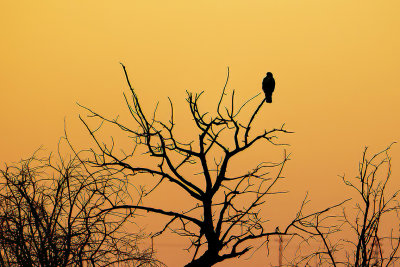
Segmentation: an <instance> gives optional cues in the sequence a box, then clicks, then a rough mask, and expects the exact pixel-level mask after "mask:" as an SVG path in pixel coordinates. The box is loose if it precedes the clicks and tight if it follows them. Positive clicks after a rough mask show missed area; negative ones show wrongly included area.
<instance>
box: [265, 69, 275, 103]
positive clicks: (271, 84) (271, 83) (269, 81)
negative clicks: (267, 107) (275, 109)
mask: <svg viewBox="0 0 400 267" xmlns="http://www.w3.org/2000/svg"><path fill="white" fill-rule="evenodd" d="M262 89H263V91H264V93H265V101H266V102H267V103H272V93H273V92H274V89H275V79H274V76H273V75H272V73H271V72H267V76H265V78H264V80H263V82H262Z"/></svg>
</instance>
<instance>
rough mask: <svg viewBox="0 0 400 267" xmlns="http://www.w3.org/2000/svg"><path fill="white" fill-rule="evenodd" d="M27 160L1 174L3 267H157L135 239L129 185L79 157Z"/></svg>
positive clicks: (0, 251) (0, 249)
mask: <svg viewBox="0 0 400 267" xmlns="http://www.w3.org/2000/svg"><path fill="white" fill-rule="evenodd" d="M37 154H38V153H35V154H34V155H33V156H32V157H30V158H28V159H27V160H22V161H20V162H19V163H15V164H12V165H6V166H5V167H4V168H2V169H1V170H0V265H1V266H54V267H56V266H57V267H58V266H155V265H157V264H158V262H157V261H156V260H155V259H154V255H153V251H152V249H151V248H148V249H145V250H140V249H139V243H140V242H141V240H142V239H143V238H144V237H145V236H143V235H140V234H129V233H128V232H126V229H124V223H125V222H126V220H127V219H128V218H129V217H130V216H131V214H129V213H122V212H119V213H116V212H107V213H101V214H99V213H100V211H101V210H103V209H104V208H107V207H109V206H110V205H115V204H116V203H120V202H121V201H122V199H123V198H124V197H126V195H125V193H124V192H123V190H121V188H122V187H123V183H124V182H123V181H118V180H116V179H115V178H113V177H111V176H109V175H104V174H102V173H99V172H90V171H89V170H88V169H87V168H86V167H85V166H84V165H83V164H82V162H81V161H80V160H79V158H78V157H77V156H74V157H73V158H70V159H68V160H65V159H63V158H62V157H61V156H59V157H58V158H57V159H54V157H51V156H50V157H46V158H39V157H37Z"/></svg>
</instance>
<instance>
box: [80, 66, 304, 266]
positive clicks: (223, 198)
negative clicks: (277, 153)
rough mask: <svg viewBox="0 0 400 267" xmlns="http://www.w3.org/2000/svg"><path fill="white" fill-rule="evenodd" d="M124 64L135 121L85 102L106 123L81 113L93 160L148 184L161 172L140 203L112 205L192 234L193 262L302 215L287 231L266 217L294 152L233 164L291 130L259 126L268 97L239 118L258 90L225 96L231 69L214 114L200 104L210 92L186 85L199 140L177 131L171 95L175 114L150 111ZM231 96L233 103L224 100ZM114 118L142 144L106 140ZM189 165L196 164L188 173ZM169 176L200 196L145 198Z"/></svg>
mask: <svg viewBox="0 0 400 267" xmlns="http://www.w3.org/2000/svg"><path fill="white" fill-rule="evenodd" d="M122 67H123V71H124V74H125V78H126V81H127V84H128V86H129V94H128V95H126V94H124V97H125V101H126V104H127V107H128V109H129V112H130V116H131V117H132V118H133V120H132V121H133V123H132V124H130V125H128V124H126V123H122V122H120V121H119V119H109V118H106V117H105V116H103V115H101V114H99V113H97V112H95V111H93V110H92V109H89V108H87V107H83V106H82V107H83V108H84V109H86V110H87V112H89V114H88V117H89V118H90V119H98V120H99V123H100V126H99V127H94V126H91V124H90V123H92V122H89V119H82V118H81V120H82V122H83V123H84V125H85V126H86V128H87V130H88V131H89V133H90V135H91V137H92V138H93V140H94V143H95V144H96V147H95V148H91V149H90V150H91V152H92V153H93V154H92V157H91V160H90V161H89V162H88V164H90V166H95V167H97V168H99V169H103V170H111V171H113V172H124V173H125V174H126V176H127V177H131V180H132V181H133V180H135V177H137V176H144V177H146V179H148V181H149V183H148V184H150V182H151V181H154V180H155V181H156V185H155V186H154V188H150V189H143V188H144V187H140V188H142V191H141V194H140V196H139V198H140V199H141V200H140V203H139V204H136V205H115V206H114V207H112V208H111V209H113V210H117V209H135V210H137V211H138V210H142V211H145V212H147V213H156V214H160V215H164V216H166V217H167V218H169V219H168V221H167V222H166V224H165V225H164V226H163V228H162V230H161V231H160V232H158V233H157V234H156V235H158V234H161V233H163V232H164V231H165V230H167V229H171V230H172V231H173V232H175V233H177V234H179V235H180V236H185V237H188V238H189V239H190V241H191V243H190V246H189V249H191V251H192V253H193V258H192V260H191V261H190V263H188V264H187V266H212V265H214V264H216V263H218V262H221V261H224V260H226V259H232V258H236V257H240V256H242V255H244V254H245V253H246V252H248V251H250V250H251V248H252V246H251V244H252V241H254V240H256V239H263V241H265V242H267V241H268V237H269V236H271V235H280V234H287V233H288V231H289V230H290V229H291V227H292V226H293V225H295V224H297V223H298V221H299V219H300V218H298V217H296V218H295V220H294V221H293V222H292V224H290V227H288V228H286V229H285V230H284V231H282V233H280V232H279V231H277V230H275V228H276V227H272V229H270V228H267V227H266V226H265V225H266V224H265V221H266V219H263V218H262V212H261V210H262V207H263V206H262V204H263V203H265V202H266V201H268V198H269V197H271V195H274V194H279V193H283V192H279V191H276V190H275V187H274V186H275V185H276V184H277V183H278V181H279V180H280V179H282V178H283V169H284V166H285V164H286V162H287V161H288V160H289V155H287V154H286V151H282V154H283V158H282V160H280V161H278V162H275V163H274V162H262V160H260V161H259V162H256V163H254V165H253V166H250V167H249V168H248V171H246V172H245V173H242V174H237V175H235V174H233V172H230V171H229V169H230V168H232V163H231V162H232V161H233V159H236V158H237V157H239V155H243V154H244V152H245V151H249V150H250V149H251V148H255V147H256V146H258V145H261V144H266V145H268V144H269V145H271V146H278V145H282V144H280V143H278V142H277V138H278V136H279V135H281V134H288V133H290V132H289V131H287V130H286V129H285V128H284V125H282V126H281V127H278V128H272V129H269V130H262V131H257V132H255V131H254V130H253V129H254V127H253V126H254V124H255V123H256V121H257V118H258V117H260V116H261V114H262V113H260V110H261V109H262V107H263V105H264V103H265V101H264V99H262V100H261V102H260V103H259V104H258V106H255V107H253V109H252V111H250V114H249V115H248V117H246V118H245V119H239V118H240V116H241V115H242V112H243V110H244V109H245V108H247V106H248V103H249V102H250V101H252V100H254V98H255V97H253V98H251V99H250V100H248V101H247V102H245V103H244V104H242V105H241V106H239V107H236V106H235V105H236V104H235V99H234V96H235V92H234V91H233V92H232V94H231V97H230V98H228V100H226V96H227V95H228V94H227V83H228V79H229V69H228V75H227V80H226V82H225V85H224V87H223V89H222V94H221V96H220V98H219V101H218V102H217V101H216V110H215V112H214V114H211V113H209V112H205V111H202V110H201V108H200V105H199V102H200V99H201V96H202V94H203V92H202V93H199V94H193V93H190V92H187V99H186V100H187V103H188V105H189V111H188V115H190V116H191V118H192V120H193V122H194V126H195V128H196V130H194V131H193V133H192V136H193V137H192V140H191V141H190V142H184V141H182V140H181V139H179V138H178V137H177V134H176V130H175V121H174V109H173V104H172V101H171V100H170V108H171V115H170V117H169V120H168V121H162V120H159V119H158V118H157V114H156V110H155V111H153V112H152V113H151V115H150V116H148V115H147V114H146V112H144V109H143V108H142V105H141V102H140V101H139V98H138V95H137V93H136V91H135V90H134V88H133V87H132V85H131V82H130V80H129V78H128V74H127V72H126V69H125V66H124V65H122ZM226 101H228V103H229V105H225V102H226ZM107 123H108V124H110V125H112V126H116V127H117V128H118V129H120V130H122V131H123V132H125V133H126V134H127V135H128V136H129V138H130V140H132V142H134V147H135V149H136V150H135V149H133V150H132V151H124V152H123V153H120V152H119V151H120V150H118V149H117V148H116V147H115V143H114V140H113V141H112V142H111V143H110V144H107V143H104V141H103V139H102V138H101V135H100V134H99V131H100V129H101V127H102V126H104V125H105V124H107ZM254 132H255V133H254ZM141 153H142V154H143V153H145V155H147V156H149V157H150V158H151V159H152V163H153V164H148V163H146V162H147V161H146V162H145V161H140V160H139V159H138V158H139V156H140V155H141ZM264 155H266V156H267V155H268V154H267V153H265V154H264ZM188 169H190V170H194V171H193V172H192V173H189V172H188ZM166 182H169V183H172V185H174V189H172V191H171V192H170V193H171V194H174V192H175V191H174V190H176V191H182V192H184V193H185V194H186V196H187V198H188V200H191V201H193V202H194V203H195V204H194V205H193V206H192V207H191V208H190V209H188V210H183V209H179V207H174V208H170V209H167V208H161V207H159V206H154V205H153V206H146V205H144V204H143V202H142V199H143V198H145V197H146V196H149V194H151V193H154V194H156V190H157V189H158V187H160V186H163V185H164V184H165V183H166ZM145 185H146V183H145V184H144V185H142V186H145ZM106 211H108V210H105V211H104V212H106ZM299 214H300V213H299Z"/></svg>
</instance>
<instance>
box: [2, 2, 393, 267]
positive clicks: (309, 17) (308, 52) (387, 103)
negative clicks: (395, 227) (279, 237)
mask: <svg viewBox="0 0 400 267" xmlns="http://www.w3.org/2000/svg"><path fill="white" fill-rule="evenodd" d="M399 10H400V2H399V1H398V0H392V1H389V0H388V1H349V0H335V1H319V0H315V1H305V0H302V1H294V0H293V1H286V0H282V1H269V0H254V1H237V0H230V1H209V0H207V1H134V0H129V1H99V0H96V1H94V0H90V1H89V0H87V1H76V0H74V1H48V0H47V1H44V0H43V1H27V0H26V1H1V2H0V33H1V42H0V100H1V104H0V114H1V115H0V125H1V126H0V162H4V161H7V162H9V161H16V160H18V159H20V158H21V157H27V156H29V155H30V154H31V153H32V152H33V151H34V150H35V149H36V148H38V147H39V146H40V145H43V146H44V147H45V148H47V150H48V151H52V150H54V148H55V147H56V144H57V142H58V138H59V137H60V136H61V135H62V134H63V129H64V118H66V121H67V125H68V130H69V133H70V135H71V137H72V138H73V140H74V142H75V143H76V144H77V145H80V144H83V143H84V140H86V139H85V138H87V134H86V132H85V130H84V128H83V126H82V125H81V124H80V123H79V121H78V119H77V115H78V114H79V113H83V111H82V110H81V109H79V108H78V106H77V105H76V102H79V103H82V104H84V105H86V106H89V107H92V108H95V109H96V110H97V111H99V112H102V113H104V114H108V115H117V114H122V113H125V112H126V108H125V106H124V103H123V98H122V92H123V90H125V89H126V85H125V81H124V79H123V73H122V70H121V67H120V65H119V62H123V63H124V64H125V65H126V66H127V69H128V72H129V74H130V77H131V79H132V82H133V83H134V86H135V87H136V89H137V92H138V94H139V95H140V97H141V99H142V100H143V103H144V105H147V107H148V110H151V108H152V107H154V106H155V104H156V102H157V100H156V99H158V100H159V101H160V105H161V108H165V109H167V107H168V100H167V96H170V97H171V98H172V100H173V101H174V103H175V105H176V109H177V111H178V112H180V115H183V116H185V115H184V114H185V113H182V111H187V110H188V108H187V106H186V105H185V102H184V98H185V97H186V93H185V90H192V91H197V92H199V91H201V90H205V91H206V95H205V98H206V99H207V101H206V103H205V104H204V105H205V107H210V108H212V107H214V106H215V104H216V102H215V101H217V98H218V94H219V92H220V89H221V88H222V86H223V83H224V81H225V78H226V67H227V66H229V67H230V70H231V73H230V74H231V79H230V83H229V88H230V89H235V90H236V94H237V96H239V97H240V98H241V99H243V100H244V99H247V98H249V97H251V96H254V95H256V94H257V93H259V92H260V91H261V81H262V78H263V77H264V76H265V73H266V72H267V71H271V72H273V73H274V76H275V79H276V83H277V86H276V90H275V93H274V98H273V99H274V103H273V104H271V105H268V106H267V107H265V108H264V110H263V115H262V116H263V117H264V118H265V122H263V123H265V125H266V127H267V128H268V127H271V128H272V127H278V126H280V125H281V124H282V123H286V126H287V129H290V130H293V131H295V132H296V134H294V135H293V136H291V137H290V138H288V139H286V140H290V144H291V146H290V147H289V148H288V149H289V151H290V152H293V157H292V158H293V160H292V161H291V162H290V163H289V165H288V168H287V172H286V176H287V178H288V180H287V181H286V182H285V183H286V184H285V186H287V188H289V189H290V190H291V193H290V195H288V196H287V198H288V200H286V201H284V202H280V203H278V204H279V205H289V204H290V203H298V200H299V199H301V198H302V197H303V196H304V194H305V192H306V191H307V190H308V191H309V192H310V196H311V199H312V200H313V201H314V202H316V203H320V205H322V204H323V203H332V202H335V201H336V200H341V197H342V195H343V193H342V189H343V186H342V184H341V183H340V181H339V179H338V178H337V175H338V174H342V173H343V172H346V173H349V174H351V173H354V172H355V170H356V167H357V162H358V160H359V158H360V156H361V152H362V149H363V147H364V146H365V145H368V146H370V147H371V150H373V151H378V150H380V149H383V148H384V147H385V146H387V145H389V144H390V143H391V142H393V141H400V138H399V137H400V124H399V122H400V105H399V99H400V78H399V70H400V49H399V48H400V16H399ZM156 96H157V97H156ZM260 97H261V96H260ZM264 152H265V151H259V153H264ZM259 156H260V155H257V154H255V155H254V160H256V159H257V158H258V157H259ZM392 157H393V167H394V170H393V180H396V179H397V180H398V177H399V175H398V174H399V170H398V168H399V167H400V164H399V162H400V145H399V144H398V145H396V146H394V147H393V150H392ZM250 160H251V159H250ZM275 160H277V159H275ZM393 184H397V185H400V182H399V181H393ZM285 207H286V206H285ZM280 210H282V208H281V207H280ZM289 210H290V209H289ZM162 249H163V248H162V247H161V248H160V253H161V255H163V257H164V258H166V263H169V264H171V266H173V265H172V264H178V265H179V264H181V263H182V261H184V260H182V257H181V258H179V259H177V260H176V261H173V262H172V261H171V258H170V257H168V256H166V255H168V253H169V252H168V253H166V252H165V251H164V252H162ZM173 249H177V250H179V247H173ZM173 249H170V250H168V251H175V250H173ZM178 254H179V255H180V254H182V255H185V254H184V252H177V254H176V255H178ZM168 261H170V262H168ZM253 262H254V264H255V265H254V266H265V262H266V261H265V259H264V258H263V257H261V256H259V257H255V258H254V260H253ZM221 266H225V265H224V264H221Z"/></svg>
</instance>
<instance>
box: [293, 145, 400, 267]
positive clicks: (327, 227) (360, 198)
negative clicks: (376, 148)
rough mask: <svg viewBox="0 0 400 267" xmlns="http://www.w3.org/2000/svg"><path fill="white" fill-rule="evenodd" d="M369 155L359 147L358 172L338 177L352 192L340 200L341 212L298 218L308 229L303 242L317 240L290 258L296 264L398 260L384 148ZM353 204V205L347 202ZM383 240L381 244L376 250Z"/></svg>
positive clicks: (399, 241)
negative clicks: (308, 249) (342, 202)
mask: <svg viewBox="0 0 400 267" xmlns="http://www.w3.org/2000/svg"><path fill="white" fill-rule="evenodd" d="M390 148H391V146H389V147H388V148H386V149H385V150H383V151H381V152H379V153H376V154H373V155H372V156H369V155H368V153H367V148H365V149H364V151H363V155H362V160H361V162H360V163H359V168H358V173H357V175H356V176H355V177H354V178H353V179H348V178H346V177H345V176H344V175H343V176H341V178H342V180H343V182H344V183H345V185H346V186H348V187H350V188H351V189H353V192H355V193H356V197H355V198H354V199H353V200H352V202H350V201H349V202H347V201H345V202H347V203H346V205H340V207H341V208H342V213H337V212H329V213H324V214H315V215H314V216H312V217H309V219H308V220H303V221H302V222H301V226H302V228H301V229H302V230H303V231H304V232H305V231H308V232H310V233H311V236H310V238H309V239H307V244H313V245H315V243H313V242H311V240H314V241H315V240H316V241H319V242H321V243H322V245H321V247H320V249H318V250H317V251H315V250H314V251H312V250H311V253H309V254H307V255H306V256H304V255H303V256H301V257H299V258H297V259H295V263H296V265H300V264H304V265H306V264H308V263H309V262H313V261H317V262H318V263H319V264H329V265H333V266H337V265H345V266H389V265H390V264H393V263H395V262H397V261H398V259H399V256H398V250H399V246H400V228H399V226H398V219H399V218H398V215H399V214H398V211H399V203H398V200H397V195H398V192H399V191H398V190H396V191H394V192H388V189H389V187H388V184H389V180H390V176H391V158H390V156H389V150H390ZM350 203H354V206H350V207H349V206H348V205H347V204H350ZM383 244H385V247H384V249H382V246H383Z"/></svg>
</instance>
